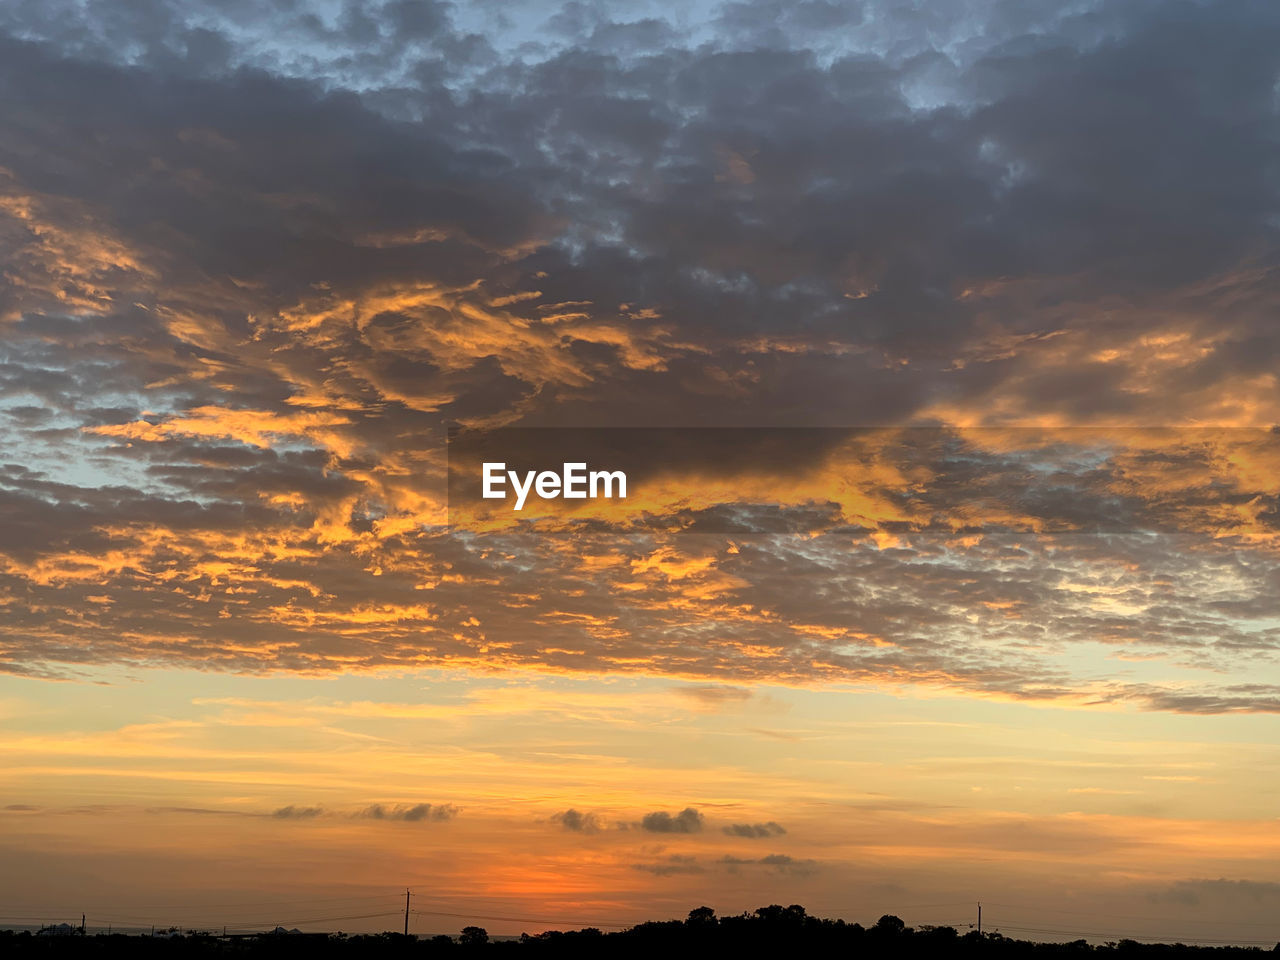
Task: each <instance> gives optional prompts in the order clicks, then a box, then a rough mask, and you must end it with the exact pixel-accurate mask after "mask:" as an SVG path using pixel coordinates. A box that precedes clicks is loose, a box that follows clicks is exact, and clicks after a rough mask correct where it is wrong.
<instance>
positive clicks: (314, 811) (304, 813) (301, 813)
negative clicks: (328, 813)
mask: <svg viewBox="0 0 1280 960" xmlns="http://www.w3.org/2000/svg"><path fill="white" fill-rule="evenodd" d="M323 813H324V808H323V807H299V806H296V805H295V804H292V803H291V804H289V805H288V806H287V807H280V808H279V809H278V810H276V811H275V812H274V813H272V814H271V815H272V816H273V817H276V818H277V819H279V820H314V819H315V818H316V817H318V816H321V815H322V814H323Z"/></svg>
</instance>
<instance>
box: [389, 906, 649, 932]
mask: <svg viewBox="0 0 1280 960" xmlns="http://www.w3.org/2000/svg"><path fill="white" fill-rule="evenodd" d="M413 912H414V913H415V914H421V915H423V916H431V917H457V918H459V919H462V920H507V921H510V922H512V923H549V924H561V925H563V926H566V927H618V928H619V929H626V928H627V927H633V926H635V924H634V923H610V922H607V921H604V920H548V919H546V918H545V917H499V916H492V915H487V914H481V913H449V912H448V911H445V910H415V911H413Z"/></svg>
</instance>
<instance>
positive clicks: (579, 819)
mask: <svg viewBox="0 0 1280 960" xmlns="http://www.w3.org/2000/svg"><path fill="white" fill-rule="evenodd" d="M551 820H552V822H553V823H559V824H560V825H561V826H562V827H564V829H566V830H569V831H571V832H573V833H599V832H600V820H599V818H597V817H596V815H595V814H594V813H580V812H579V811H577V810H574V809H572V808H570V809H568V810H565V811H564V812H563V813H557V814H556V815H555V816H553V817H552V818H551Z"/></svg>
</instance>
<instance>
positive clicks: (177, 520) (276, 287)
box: [0, 0, 1280, 714]
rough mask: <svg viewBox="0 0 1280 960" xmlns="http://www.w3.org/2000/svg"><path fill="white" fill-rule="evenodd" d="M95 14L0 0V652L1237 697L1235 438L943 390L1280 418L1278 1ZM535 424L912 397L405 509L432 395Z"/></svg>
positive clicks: (801, 414)
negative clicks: (731, 445)
mask: <svg viewBox="0 0 1280 960" xmlns="http://www.w3.org/2000/svg"><path fill="white" fill-rule="evenodd" d="M105 9H106V8H105V7H101V6H92V7H85V6H84V5H83V4H75V3H70V2H66V3H63V2H51V3H48V4H25V5H8V6H6V7H5V8H4V9H3V10H0V86H3V88H4V89H6V90H9V91H11V92H13V93H14V94H15V95H13V96H9V97H6V98H3V103H4V106H3V108H2V109H0V134H2V135H0V143H3V144H4V147H3V149H2V150H0V169H2V171H3V172H0V249H3V251H4V253H5V258H4V259H5V263H6V269H5V272H4V276H3V278H0V325H3V328H4V335H3V337H0V344H2V346H0V437H2V438H3V440H4V444H5V449H8V450H11V451H14V454H13V456H12V457H10V458H9V460H11V461H12V462H10V463H5V464H0V515H3V516H4V517H5V518H6V529H7V530H8V531H9V535H8V536H6V537H5V539H4V542H3V543H0V603H4V604H5V606H6V610H8V611H10V613H11V616H9V617H7V618H6V623H5V625H4V627H3V628H2V629H0V671H4V672H7V673H12V674H17V675H24V676H35V677H59V676H62V677H65V676H70V675H75V673H76V671H84V670H92V669H96V668H97V667H99V666H101V665H103V664H128V665H172V666H182V667H198V668H200V669H206V670H226V671H240V672H258V671H263V670H278V671H285V672H288V671H297V672H307V673H311V672H316V671H338V670H342V671H361V670H379V669H384V668H403V667H414V668H418V667H423V666H434V667H440V668H449V667H451V666H454V665H464V666H475V665H483V666H485V667H494V666H497V667H503V668H512V669H534V670H539V671H552V672H573V671H578V672H591V673H618V672H643V673H645V674H649V675H664V676H668V677H679V678H680V679H681V680H691V681H692V682H693V683H695V684H697V686H694V687H690V688H689V691H688V692H682V693H681V694H680V695H681V696H682V697H687V698H689V699H690V700H691V702H693V703H697V704H700V705H702V706H704V707H706V708H708V709H713V708H724V707H731V706H733V705H734V704H735V703H744V702H745V701H746V697H745V695H744V691H746V690H748V689H749V687H750V686H751V685H754V684H763V683H771V682H780V683H803V684H823V683H832V682H837V683H856V684H869V685H875V686H880V687H885V688H893V689H897V688H901V687H907V686H914V685H921V686H927V687H930V688H935V689H936V688H941V689H945V690H947V691H949V692H951V693H957V694H963V695H966V696H974V697H984V698H999V699H1004V698H1012V699H1019V700H1024V701H1029V702H1056V703H1059V704H1062V705H1069V706H1076V707H1093V708H1097V707H1104V706H1109V705H1117V704H1124V705H1129V706H1132V707H1135V708H1138V709H1144V710H1165V711H1174V712H1182V713H1189V714H1208V713H1224V712H1274V711H1275V710H1276V704H1277V703H1280V686H1277V685H1275V684H1270V683H1267V682H1265V681H1259V680H1258V679H1257V670H1256V667H1257V666H1258V664H1261V663H1265V662H1267V661H1268V659H1269V658H1271V657H1273V656H1274V652H1275V649H1276V647H1277V644H1280V634H1277V631H1276V630H1275V628H1274V625H1273V624H1272V623H1271V617H1270V612H1269V610H1270V605H1269V603H1268V601H1269V598H1270V597H1271V596H1273V595H1274V586H1275V585H1274V583H1272V582H1271V577H1270V575H1269V574H1268V573H1267V570H1268V569H1269V564H1268V563H1267V562H1266V557H1268V556H1269V554H1268V551H1269V550H1271V549H1273V547H1274V542H1275V534H1276V530H1277V517H1278V516H1280V511H1278V508H1277V498H1278V497H1280V491H1277V490H1276V489H1275V484H1274V481H1273V480H1272V479H1270V478H1273V477H1274V476H1275V469H1274V466H1275V464H1274V463H1273V462H1272V459H1270V455H1269V454H1268V453H1267V451H1266V450H1265V446H1266V444H1264V443H1256V442H1254V441H1252V440H1250V441H1247V442H1242V441H1239V439H1238V438H1237V439H1236V440H1230V442H1225V441H1223V439H1222V437H1220V436H1219V437H1217V438H1208V439H1205V438H1203V437H1202V438H1201V439H1199V440H1197V439H1194V438H1190V437H1188V436H1182V437H1174V438H1171V439H1169V438H1166V440H1163V441H1156V440H1152V439H1151V438H1149V437H1148V438H1147V439H1146V440H1144V441H1142V442H1139V441H1138V440H1136V439H1134V437H1133V436H1132V435H1131V436H1130V438H1129V440H1128V441H1125V442H1124V443H1114V442H1105V443H1099V444H1097V445H1095V446H1094V447H1093V448H1092V449H1086V448H1082V447H1075V448H1073V447H1072V445H1071V444H1070V443H1066V442H1064V443H1062V444H1059V445H1053V444H1050V445H1048V447H1047V448H1046V447H1044V446H1043V445H1034V444H1033V445H1030V446H1026V445H1024V446H1022V447H1019V445H1018V443H1017V442H1010V443H1007V444H1005V445H1004V446H1000V445H998V444H997V445H994V446H993V445H992V444H987V445H985V446H984V445H983V444H982V443H976V442H970V441H972V439H973V438H972V437H971V436H970V437H967V438H966V437H962V436H960V435H959V434H958V433H957V432H956V431H957V430H958V429H959V428H969V427H972V426H974V425H978V424H987V425H994V426H996V427H1004V426H1007V425H1009V424H1011V423H1021V424H1033V425H1039V426H1041V427H1050V428H1054V429H1057V428H1062V429H1063V430H1070V429H1073V428H1076V427H1079V426H1081V425H1088V426H1092V427H1098V426H1102V427H1118V426H1124V425H1131V424H1152V423H1156V424H1190V423H1201V424H1217V425H1220V426H1222V427H1224V428H1236V427H1244V426H1254V427H1265V426H1269V425H1270V424H1272V423H1274V422H1276V421H1277V420H1280V406H1277V404H1276V402H1275V397H1276V391H1275V389H1274V388H1275V372H1274V370H1273V369H1272V367H1273V364H1271V363H1270V362H1269V358H1270V357H1272V356H1274V355H1275V353H1276V348H1277V346H1278V345H1280V344H1278V343H1277V336H1278V334H1277V332H1276V329H1275V325H1274V323H1273V316H1274V302H1275V299H1276V295H1277V293H1278V292H1280V290H1278V289H1277V283H1280V277H1277V275H1276V273H1275V271H1274V270H1272V269H1271V263H1272V261H1273V260H1274V259H1275V253H1276V249H1277V236H1276V232H1275V223H1276V214H1277V210H1276V203H1275V199H1274V190H1273V184H1272V178H1273V171H1272V167H1273V156H1274V131H1272V130H1271V129H1270V121H1269V120H1267V119H1266V118H1269V117H1271V116H1272V98H1273V96H1274V90H1273V86H1274V84H1273V80H1274V77H1275V75H1276V73H1277V70H1280V54H1278V53H1277V51H1278V50H1280V16H1278V15H1277V13H1276V11H1275V10H1274V9H1272V8H1271V7H1269V6H1267V5H1264V4H1224V3H1207V4H1204V5H1201V6H1194V7H1189V8H1186V9H1182V8H1179V9H1178V10H1177V11H1174V10H1171V9H1165V8H1163V7H1159V6H1158V5H1157V6H1151V7H1143V8H1141V9H1137V8H1134V7H1133V6H1132V5H1131V4H1123V3H1101V4H1098V5H1096V8H1095V9H1093V10H1092V11H1091V12H1090V14H1089V16H1088V17H1078V16H1075V15H1074V14H1069V13H1064V12H1063V11H1062V9H1061V5H1054V4H1030V5H1025V7H1023V8H1020V13H1019V15H1018V16H1017V17H1013V16H1010V15H1009V14H1008V13H1007V11H1006V10H1004V8H1002V7H999V6H996V7H993V8H991V9H990V10H989V11H987V12H985V13H982V14H976V13H972V12H966V13H964V14H963V15H961V14H959V13H956V14H950V13H938V14H937V15H936V17H935V16H934V15H933V14H931V15H930V21H929V24H928V29H922V24H921V21H920V20H919V17H920V16H921V15H920V14H919V12H918V11H912V10H910V9H909V8H902V9H898V8H897V7H895V6H894V5H892V4H889V5H874V4H873V5H872V6H871V7H868V8H867V9H866V10H865V11H864V10H863V9H862V8H857V9H855V8H854V7H849V8H848V9H847V10H837V9H836V8H834V7H830V6H824V5H819V4H802V5H799V6H795V7H794V8H792V7H788V6H787V5H781V6H780V5H778V4H777V3H776V2H763V0H761V2H746V3H734V4H730V5H726V6H724V7H723V8H721V9H719V10H718V11H717V12H716V14H715V15H714V16H713V17H711V18H708V19H706V20H705V21H703V22H701V23H700V24H699V25H698V30H701V31H702V34H698V35H697V37H696V38H695V39H693V40H687V41H686V40H685V39H683V38H684V37H685V36H695V34H697V31H695V32H694V33H693V34H689V33H687V32H686V31H682V30H678V29H676V27H677V26H679V25H678V24H676V23H675V22H674V20H670V19H669V18H664V17H662V16H655V18H654V19H652V20H651V21H646V22H644V23H638V24H628V23H619V22H614V21H612V20H611V19H610V18H609V16H608V15H607V13H606V12H604V11H596V12H593V13H587V12H584V11H581V10H580V11H578V12H576V13H573V12H572V11H566V12H564V15H563V16H560V17H558V18H557V19H556V21H555V24H553V25H550V26H549V31H548V32H547V34H546V35H545V37H544V38H543V39H542V40H540V41H539V43H538V44H537V45H533V46H530V45H528V44H525V43H523V41H525V40H527V39H528V38H527V37H524V36H518V37H517V36H516V35H515V34H518V33H520V31H519V30H518V29H516V28H507V27H502V26H501V25H500V24H497V23H496V22H495V24H493V25H490V26H477V25H476V24H475V23H474V22H472V21H471V20H468V15H467V13H466V11H465V10H463V9H460V8H449V7H447V6H446V5H436V4H432V5H420V6H417V7H415V8H414V9H415V10H416V11H417V13H410V12H408V10H409V8H407V7H404V6H402V5H398V4H364V3H360V4H352V5H350V14H349V16H344V17H339V18H335V19H333V20H332V21H328V20H325V19H323V18H315V17H309V16H307V15H306V14H305V13H304V12H303V11H302V10H301V9H293V8H284V7H282V8H280V9H279V10H275V9H272V10H266V9H264V10H262V11H259V12H257V13H255V14H254V15H252V16H250V15H245V16H243V17H242V16H241V15H239V14H236V15H234V16H233V15H232V14H231V13H226V14H223V13H220V12H218V11H212V12H211V11H202V13H201V15H200V17H199V18H198V21H199V22H198V24H197V22H196V19H197V18H194V17H193V14H192V8H191V7H190V6H189V5H187V4H185V3H181V2H177V0H174V2H156V3H152V4H149V5H148V6H147V8H146V15H145V16H143V15H141V14H138V13H136V12H134V13H125V14H122V15H120V16H116V15H114V14H113V15H111V16H108V15H106V14H105V13H104V12H103V11H104V10H105ZM864 13H865V15H864ZM513 22H514V21H513ZM281 37H290V38H291V44H293V43H296V44H300V45H302V46H304V47H305V49H306V50H307V53H306V55H298V54H297V49H301V48H302V47H298V48H297V49H295V48H293V47H292V46H290V45H285V44H283V43H282V42H281V41H280V39H279V38H281ZM17 38H22V39H17ZM1103 38H1105V40H1104V39H1103ZM1224 51H1230V53H1229V55H1228V54H1227V53H1225V52H1224ZM1225 57H1229V62H1228V60H1227V59H1223V58H1225ZM1228 67H1229V69H1228ZM246 105H247V107H246ZM553 118H554V119H553ZM49 157H57V158H58V162H57V163H56V164H51V163H50V162H49V161H48V158H49ZM119 170H131V171H136V173H137V175H136V176H131V177H129V178H127V179H125V180H121V178H119V177H118V176H116V175H114V172H115V171H119ZM562 423H577V424H584V425H609V426H612V425H619V426H629V427H638V426H654V425H658V426H665V425H676V424H679V425H684V426H692V427H705V426H709V425H716V426H733V425H738V426H743V425H751V426H760V425H773V426H777V427H784V428H788V429H789V430H790V429H791V428H798V427H806V426H820V425H826V426H831V425H848V424H876V425H900V424H928V425H931V426H933V427H938V426H941V427H943V428H945V429H942V430H939V431H936V432H935V433H933V434H932V437H933V438H934V439H933V441H931V442H930V443H924V442H918V443H916V445H915V446H912V445H911V443H909V442H908V443H905V444H902V445H901V449H899V450H898V452H897V453H895V452H894V451H892V450H890V449H889V448H888V447H883V448H878V449H870V448H867V449H860V450H858V451H855V452H859V453H867V454H868V456H866V457H864V458H861V459H859V458H854V459H855V461H856V462H858V463H862V464H863V465H864V466H865V467H866V469H865V471H864V472H862V473H857V474H851V473H849V472H848V471H844V470H841V469H836V468H837V467H840V466H841V462H840V461H839V460H838V459H827V458H828V457H830V456H831V451H830V450H829V449H827V448H826V447H824V446H822V445H821V444H819V445H815V446H812V447H810V448H806V449H804V450H801V452H800V453H797V454H796V455H795V456H794V457H791V456H788V457H775V458H773V459H772V460H770V459H768V458H759V459H760V460H761V462H762V464H763V465H762V466H760V467H758V468H756V469H752V470H737V469H736V468H735V469H734V470H729V469H728V465H727V464H725V463H718V462H717V461H718V459H719V457H718V454H717V456H715V457H713V456H711V455H709V452H708V451H705V450H704V451H701V456H699V455H698V451H696V450H694V451H685V453H684V455H683V456H682V461H681V466H682V467H683V468H684V470H683V472H682V473H679V477H680V478H682V479H681V483H675V482H674V481H673V487H672V493H673V496H672V497H670V498H668V501H667V503H668V506H671V510H670V511H669V512H668V513H662V512H657V513H655V512H653V511H651V512H650V513H651V516H650V517H649V518H648V519H647V520H646V523H648V524H649V526H645V527H641V528H640V529H637V530H635V531H634V532H633V533H629V534H628V535H626V536H608V535H601V534H595V533H593V532H592V530H591V529H590V528H587V529H584V530H582V531H580V532H578V533H575V534H573V535H571V536H570V537H568V538H567V539H559V540H554V539H553V538H535V537H530V536H528V535H527V534H525V533H524V532H523V531H519V530H505V531H494V532H489V533H476V532H474V531H467V532H466V533H465V535H455V534H454V533H451V532H449V531H448V530H446V529H445V528H444V527H443V526H442V523H443V520H444V518H445V506H446V496H445V494H446V492H447V491H446V489H445V486H444V469H445V454H444V449H445V445H444V437H445V434H446V430H447V429H448V427H449V426H450V425H452V424H461V425H463V426H466V427H469V428H471V429H476V430H479V429H484V428H488V427H493V426H497V425H549V424H562ZM796 432H797V433H798V431H796ZM798 446H802V445H798ZM1031 447H1034V450H1033V449H1031ZM795 449H796V448H795V447H788V448H787V451H788V452H794V451H795ZM1046 449H1048V451H1049V452H1048V454H1046V452H1045V451H1046ZM903 451H906V452H905V453H904V452H903ZM713 452H714V451H713ZM846 452H848V451H846ZM908 454H910V455H908ZM709 461H710V462H709ZM694 466H697V467H698V468H699V469H698V470H694V469H693V467H694ZM845 466H847V463H846V464H845ZM828 467H831V470H830V472H829V474H824V473H823V471H824V469H826V468H828ZM824 476H826V477H827V478H828V479H830V478H831V477H834V478H835V480H836V482H835V483H834V484H828V485H827V486H825V487H824V486H823V485H822V484H821V483H819V484H818V488H819V489H834V490H835V491H837V493H838V494H839V495H838V496H833V497H831V498H822V499H820V500H819V501H815V502H809V501H808V500H807V499H805V498H797V500H796V502H793V503H791V504H783V503H780V502H779V500H780V499H781V493H780V492H781V491H784V490H788V489H791V490H801V489H804V488H803V485H802V484H800V479H806V478H814V477H817V478H819V479H822V478H823V477H824ZM797 478H800V479H797ZM787 484H793V486H792V487H788V486H787ZM698 496H701V497H703V498H704V499H709V500H710V501H711V502H709V503H702V504H694V505H689V504H686V505H684V506H680V507H679V508H678V509H677V508H676V506H672V505H677V506H678V505H679V503H680V501H681V500H682V499H683V500H696V499H697V497H698ZM1134 518H1137V520H1140V521H1143V523H1146V522H1148V521H1150V523H1151V524H1152V525H1153V527H1154V528H1155V529H1156V530H1158V532H1159V536H1157V537H1146V536H1144V535H1142V531H1143V530H1144V529H1145V528H1144V526H1143V523H1136V522H1135V523H1132V524H1131V523H1130V522H1131V521H1132V520H1134ZM709 520H714V521H715V522H716V523H717V524H719V525H720V527H719V529H722V530H723V529H724V525H726V524H729V525H735V529H738V530H740V531H741V536H734V535H719V536H717V537H716V538H714V539H711V540H708V539H703V540H702V541H701V542H700V543H698V545H697V546H695V545H694V538H692V537H673V536H669V535H667V533H666V532H665V530H666V529H669V528H673V527H680V528H682V529H683V528H685V527H692V528H693V529H697V524H699V523H703V524H705V523H707V522H708V521H709ZM771 523H781V524H782V526H783V527H786V528H788V529H794V530H797V531H801V532H802V533H803V534H804V536H803V538H796V537H792V536H783V535H777V536H774V535H765V534H759V533H754V532H752V531H754V530H758V529H760V525H761V524H766V525H767V524H771ZM1091 524H1092V525H1093V526H1090V525H1091ZM1095 528H1098V529H1102V530H1104V531H1105V532H1106V536H1105V537H1094V538H1092V539H1091V538H1089V537H1087V536H1084V535H1083V534H1079V535H1078V534H1076V533H1074V532H1069V531H1073V530H1075V529H1079V530H1090V529H1095ZM1130 531H1131V532H1132V534H1133V535H1130ZM1015 534H1016V535H1015ZM589 563H596V564H599V565H598V566H588V564H589ZM1100 650H1101V652H1099V651H1100ZM1076 652H1083V653H1084V654H1086V655H1084V656H1081V657H1077V656H1075V655H1074V654H1075V653H1076ZM1121 657H1126V658H1141V659H1143V660H1144V661H1147V662H1158V663H1159V665H1160V667H1161V668H1162V670H1163V672H1162V673H1161V674H1160V676H1161V677H1162V678H1163V679H1161V680H1160V681H1159V682H1156V681H1151V680H1142V681H1139V680H1138V679H1137V678H1136V675H1135V674H1128V673H1124V672H1123V671H1116V670H1114V669H1112V668H1113V667H1114V666H1115V664H1116V663H1117V662H1120V663H1129V662H1132V661H1131V660H1120V659H1119V658H1121ZM1112 658H1115V659H1112ZM1086 661H1087V662H1086ZM1153 675H1154V674H1153ZM1143 676H1144V677H1145V676H1147V674H1143ZM1205 676H1209V677H1211V678H1213V679H1212V680H1211V681H1209V682H1205V681H1204V677H1205ZM1100 678H1101V679H1100ZM1107 678H1110V679H1107Z"/></svg>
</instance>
